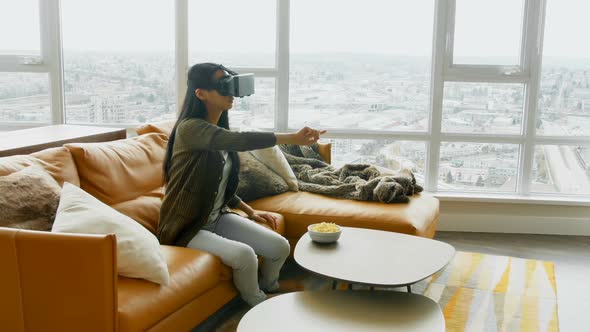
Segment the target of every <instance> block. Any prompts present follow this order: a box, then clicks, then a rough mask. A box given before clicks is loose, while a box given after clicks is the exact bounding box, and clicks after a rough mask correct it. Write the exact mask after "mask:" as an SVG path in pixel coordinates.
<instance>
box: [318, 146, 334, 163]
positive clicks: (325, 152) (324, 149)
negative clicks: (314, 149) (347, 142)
mask: <svg viewBox="0 0 590 332" xmlns="http://www.w3.org/2000/svg"><path fill="white" fill-rule="evenodd" d="M318 152H319V154H320V156H322V158H324V160H325V161H326V162H327V163H328V164H331V163H332V143H323V144H322V143H318Z"/></svg>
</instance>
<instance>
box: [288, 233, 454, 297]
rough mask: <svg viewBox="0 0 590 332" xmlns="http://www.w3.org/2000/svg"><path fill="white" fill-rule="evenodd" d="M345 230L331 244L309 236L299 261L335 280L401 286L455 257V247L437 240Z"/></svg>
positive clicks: (297, 253) (297, 250) (300, 248)
mask: <svg viewBox="0 0 590 332" xmlns="http://www.w3.org/2000/svg"><path fill="white" fill-rule="evenodd" d="M341 228H342V235H341V236H340V239H339V240H338V241H337V242H335V243H331V244H317V243H315V242H313V241H311V238H310V237H309V234H308V233H305V234H304V235H303V236H302V237H301V239H299V242H297V246H296V247H295V254H294V256H295V261H296V262H297V263H298V264H299V265H301V266H302V267H303V268H305V269H307V270H309V271H312V272H315V273H317V274H320V275H323V276H326V277H329V278H332V279H336V280H341V281H347V282H352V283H357V284H365V285H370V286H384V287H398V286H405V285H411V284H413V283H416V282H418V281H420V280H422V279H425V278H427V277H429V276H431V275H433V274H434V273H436V272H438V271H439V270H441V269H442V268H443V267H445V266H446V265H447V264H448V263H449V262H450V261H451V259H452V258H453V256H454V255H455V248H453V247H452V246H451V245H449V244H447V243H444V242H440V241H436V240H431V239H427V238H423V237H418V236H412V235H406V234H400V233H393V232H386V231H379V230H373V229H365V228H352V227H341Z"/></svg>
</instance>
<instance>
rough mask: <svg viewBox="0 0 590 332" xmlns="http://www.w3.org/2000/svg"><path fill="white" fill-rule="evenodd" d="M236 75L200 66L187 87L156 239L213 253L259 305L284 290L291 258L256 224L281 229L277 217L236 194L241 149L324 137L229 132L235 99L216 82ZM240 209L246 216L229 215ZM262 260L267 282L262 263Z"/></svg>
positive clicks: (309, 132) (307, 132) (283, 243)
mask: <svg viewBox="0 0 590 332" xmlns="http://www.w3.org/2000/svg"><path fill="white" fill-rule="evenodd" d="M228 73H230V74H232V75H235V74H236V73H234V72H231V71H230V70H228V69H227V68H225V67H223V66H222V65H217V64H212V63H201V64H197V65H195V66H193V67H192V68H191V69H190V70H189V72H188V89H187V93H186V97H185V100H184V104H183V107H182V112H181V114H180V116H179V118H178V121H177V122H176V124H175V126H174V129H173V130H172V133H171V134H170V140H169V141H168V148H167V151H166V157H165V159H164V177H165V180H166V182H167V186H166V194H165V196H164V200H163V202H162V208H161V211H160V224H159V226H158V233H157V234H158V238H159V240H160V243H162V244H167V245H177V246H186V247H189V248H195V249H200V250H204V251H208V252H210V253H212V254H214V255H217V256H219V257H220V258H221V261H222V262H223V263H224V264H226V265H228V266H230V267H231V268H232V269H233V280H234V284H235V286H236V288H237V289H238V291H239V292H240V294H241V296H242V298H243V299H244V300H245V301H246V302H247V303H248V304H250V305H252V306H254V305H256V304H258V303H260V302H262V301H264V300H265V299H266V295H265V293H264V292H263V290H264V291H269V292H270V291H274V290H276V289H277V288H278V287H279V284H278V277H279V271H280V269H281V267H282V265H283V263H284V262H285V260H286V258H287V256H288V255H289V251H290V248H289V242H288V241H287V240H286V239H285V238H283V237H282V236H280V235H279V234H277V233H275V232H273V231H271V230H269V229H267V228H265V227H263V226H261V225H258V224H256V223H255V222H254V221H258V222H262V223H266V224H268V225H269V226H271V227H272V228H273V229H274V228H275V226H276V225H275V223H276V217H275V216H274V215H272V214H270V213H267V212H262V211H256V210H254V209H252V208H251V207H250V206H249V205H248V204H246V203H244V202H243V201H242V200H240V198H239V197H238V196H236V195H235V192H236V189H237V186H238V171H239V168H240V162H239V159H238V154H237V153H236V151H248V150H255V149H262V148H267V147H271V146H273V145H275V144H298V145H309V144H313V143H315V142H317V140H318V139H319V137H320V134H323V133H324V132H319V131H317V130H314V129H311V128H307V127H305V128H303V129H301V130H299V131H298V132H297V133H295V134H274V133H262V132H244V133H238V132H231V131H229V120H228V114H227V113H228V110H229V109H230V108H231V107H232V102H233V97H232V96H222V95H221V94H219V92H218V91H216V90H215V89H214V88H215V82H216V81H217V80H218V79H220V78H222V77H223V76H226V75H228ZM227 207H231V208H239V209H241V210H242V211H244V212H245V213H246V214H247V215H248V218H249V219H250V220H248V219H246V218H243V217H241V216H238V215H236V214H232V213H228V209H227ZM256 254H258V255H261V256H262V257H263V258H264V259H263V264H262V266H261V273H262V275H261V279H260V281H258V261H257V257H256Z"/></svg>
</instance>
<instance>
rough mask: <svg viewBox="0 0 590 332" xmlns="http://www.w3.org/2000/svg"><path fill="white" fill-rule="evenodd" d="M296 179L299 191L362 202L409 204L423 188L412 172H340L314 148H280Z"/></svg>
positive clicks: (360, 167)
mask: <svg viewBox="0 0 590 332" xmlns="http://www.w3.org/2000/svg"><path fill="white" fill-rule="evenodd" d="M279 148H280V149H281V151H282V152H283V154H284V155H285V158H286V159H287V162H288V163H289V165H290V166H291V168H292V169H293V172H294V173H295V176H296V177H297V180H298V184H299V190H302V191H309V192H312V193H317V194H322V195H329V196H334V197H339V198H346V199H354V200H359V201H377V202H382V203H407V202H409V201H410V199H409V198H408V196H411V195H413V194H414V193H419V192H421V191H422V190H423V188H422V187H421V186H420V185H418V184H417V183H416V178H415V177H414V174H412V172H411V171H409V170H401V171H399V172H397V173H396V174H393V175H382V174H381V172H380V171H379V170H378V169H377V168H376V167H374V166H371V165H366V164H346V165H344V166H342V167H340V168H338V169H336V168H334V167H333V166H331V165H329V164H327V163H325V162H324V161H323V160H322V157H321V156H320V155H319V153H318V150H317V144H314V145H312V146H298V145H280V146H279Z"/></svg>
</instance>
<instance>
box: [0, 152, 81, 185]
mask: <svg viewBox="0 0 590 332" xmlns="http://www.w3.org/2000/svg"><path fill="white" fill-rule="evenodd" d="M31 165H39V166H41V167H42V168H43V169H45V170H46V171H47V173H49V174H51V176H53V178H54V179H55V180H56V181H57V182H58V183H59V184H60V185H63V183H64V182H69V183H71V184H74V185H76V186H79V185H80V178H79V176H78V170H77V169H76V164H75V163H74V159H73V158H72V155H71V154H70V151H69V150H68V149H66V148H64V147H59V148H50V149H46V150H43V151H39V152H35V153H33V154H30V155H16V156H9V157H3V158H0V176H6V175H9V174H12V173H14V172H17V171H20V170H21V169H23V168H25V167H28V166H31Z"/></svg>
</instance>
